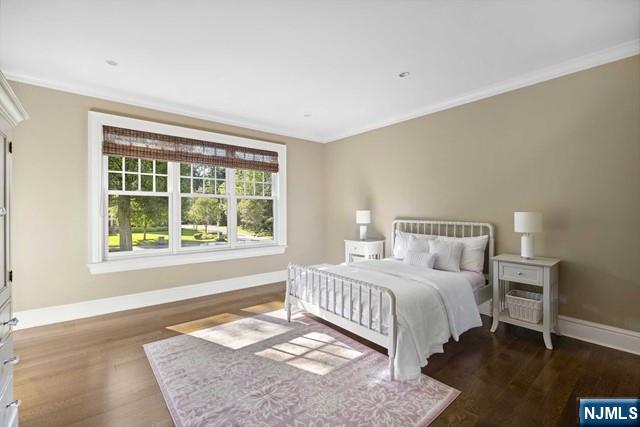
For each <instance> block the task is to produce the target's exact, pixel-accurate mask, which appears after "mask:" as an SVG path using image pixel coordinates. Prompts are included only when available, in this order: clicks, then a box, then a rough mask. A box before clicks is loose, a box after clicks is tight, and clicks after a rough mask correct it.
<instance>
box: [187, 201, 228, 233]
mask: <svg viewBox="0 0 640 427" xmlns="http://www.w3.org/2000/svg"><path fill="white" fill-rule="evenodd" d="M188 215H189V219H190V220H191V221H193V222H194V223H195V224H204V232H205V233H208V231H209V230H208V227H209V225H210V224H214V223H215V224H216V225H217V229H218V237H219V236H220V223H221V222H222V219H223V216H224V202H223V201H222V200H220V199H210V198H204V197H202V198H197V199H195V200H194V201H193V202H192V203H191V207H190V208H189V211H188Z"/></svg>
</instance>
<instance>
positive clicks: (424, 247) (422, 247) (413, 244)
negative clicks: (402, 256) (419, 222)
mask: <svg viewBox="0 0 640 427" xmlns="http://www.w3.org/2000/svg"><path fill="white" fill-rule="evenodd" d="M407 251H413V252H429V239H426V238H420V237H418V236H416V235H414V234H412V235H411V236H409V246H408V248H407Z"/></svg>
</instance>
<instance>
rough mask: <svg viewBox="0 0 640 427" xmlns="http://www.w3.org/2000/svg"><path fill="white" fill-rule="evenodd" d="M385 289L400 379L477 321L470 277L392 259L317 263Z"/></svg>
mask: <svg viewBox="0 0 640 427" xmlns="http://www.w3.org/2000/svg"><path fill="white" fill-rule="evenodd" d="M323 270H325V271H330V272H332V273H336V274H339V275H341V276H346V277H349V278H353V279H358V280H364V281H366V282H369V283H373V284H375V285H378V286H383V287H386V288H388V289H389V290H391V291H392V292H393V293H394V294H395V296H396V310H397V316H398V323H397V325H398V326H397V327H398V329H397V331H398V341H397V343H398V345H397V349H396V359H395V364H394V366H395V372H396V378H397V379H400V380H407V379H415V378H418V377H419V376H420V368H421V367H423V366H425V365H426V364H427V358H428V357H429V356H430V355H431V354H434V353H442V352H443V347H442V345H443V344H444V343H446V342H447V341H449V338H450V337H453V339H455V340H456V341H457V340H458V338H459V336H460V334H462V333H463V332H465V331H467V330H469V329H471V328H474V327H477V326H481V325H482V321H481V320H480V313H479V311H478V307H477V305H476V302H475V299H474V297H473V290H472V289H471V285H470V283H469V282H468V281H467V280H466V279H465V278H464V277H463V276H462V275H459V274H455V273H449V272H444V271H439V270H431V269H427V268H424V267H418V266H412V265H408V264H404V263H403V262H399V261H396V260H381V261H360V262H356V263H352V264H348V265H337V266H333V267H329V268H323Z"/></svg>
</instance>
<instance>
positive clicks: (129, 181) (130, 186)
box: [124, 173, 138, 191]
mask: <svg viewBox="0 0 640 427" xmlns="http://www.w3.org/2000/svg"><path fill="white" fill-rule="evenodd" d="M124 189H125V190H128V191H138V175H135V174H131V173H127V174H125V175H124Z"/></svg>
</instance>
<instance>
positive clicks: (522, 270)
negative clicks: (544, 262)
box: [499, 262, 543, 286]
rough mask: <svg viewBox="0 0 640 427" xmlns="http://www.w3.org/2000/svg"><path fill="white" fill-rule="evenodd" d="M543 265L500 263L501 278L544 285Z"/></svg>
mask: <svg viewBox="0 0 640 427" xmlns="http://www.w3.org/2000/svg"><path fill="white" fill-rule="evenodd" d="M542 271H543V269H542V267H532V266H528V265H521V264H509V263H504V262H501V263H500V271H499V278H500V280H508V281H512V282H521V283H528V284H531V285H540V286H542V283H543V277H542Z"/></svg>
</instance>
